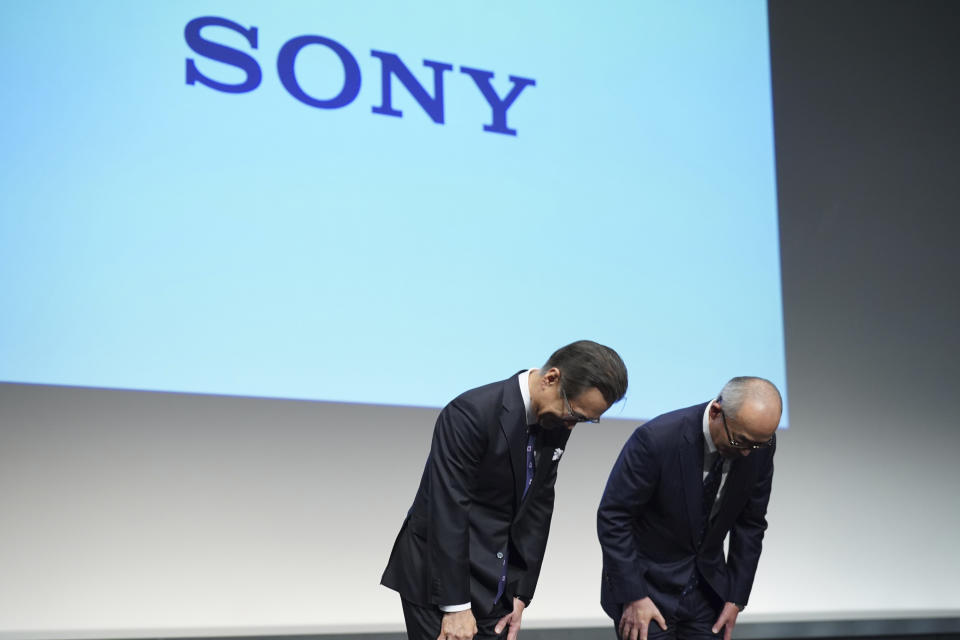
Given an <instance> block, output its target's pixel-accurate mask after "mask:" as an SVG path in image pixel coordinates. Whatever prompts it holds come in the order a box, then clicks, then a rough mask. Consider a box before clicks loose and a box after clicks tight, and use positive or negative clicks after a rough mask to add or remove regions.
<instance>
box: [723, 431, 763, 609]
mask: <svg viewBox="0 0 960 640" xmlns="http://www.w3.org/2000/svg"><path fill="white" fill-rule="evenodd" d="M774 452H775V450H774V451H771V452H770V457H769V459H768V460H766V461H765V464H764V467H763V469H762V470H761V471H760V474H761V475H760V478H759V479H758V481H757V483H756V484H755V485H754V487H753V491H751V493H750V497H749V498H748V499H747V504H746V505H745V506H744V508H743V510H742V511H741V512H740V515H739V516H737V520H736V521H735V522H734V525H733V528H732V529H730V548H729V553H728V555H727V575H728V576H729V584H730V590H729V593H728V594H727V601H728V602H734V603H736V604H738V605H740V606H746V604H747V600H748V599H749V598H750V590H751V589H752V588H753V578H754V575H756V572H757V564H758V563H759V562H760V551H761V548H762V546H763V534H764V531H766V529H767V518H766V516H767V504H768V503H769V502H770V488H771V486H772V484H773V454H774Z"/></svg>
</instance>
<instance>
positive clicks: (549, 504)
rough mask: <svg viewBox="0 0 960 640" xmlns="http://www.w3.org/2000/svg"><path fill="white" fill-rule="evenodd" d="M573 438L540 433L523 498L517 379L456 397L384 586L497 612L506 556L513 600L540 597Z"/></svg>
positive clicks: (418, 599)
mask: <svg viewBox="0 0 960 640" xmlns="http://www.w3.org/2000/svg"><path fill="white" fill-rule="evenodd" d="M569 435H570V432H569V431H568V430H566V429H552V430H547V429H541V430H540V435H539V436H538V438H537V450H538V456H537V457H538V459H537V464H536V474H535V476H534V480H533V484H532V485H531V486H530V489H529V491H528V493H527V495H526V498H522V496H523V487H524V483H525V482H526V446H527V436H528V433H527V424H526V411H525V409H524V406H523V398H522V396H521V395H520V386H519V383H518V381H517V377H516V375H514V376H511V377H510V378H508V379H507V380H504V381H502V382H495V383H492V384H488V385H486V386H483V387H479V388H477V389H473V390H471V391H467V392H466V393H463V394H462V395H460V396H459V397H457V398H456V399H454V400H453V401H452V402H451V403H450V404H448V405H447V406H446V407H444V408H443V410H442V411H441V412H440V416H439V417H438V418H437V423H436V426H435V427H434V433H433V442H432V445H431V447H430V455H429V456H428V458H427V464H426V466H425V468H424V470H423V477H422V478H421V480H420V487H419V489H418V490H417V495H416V497H415V498H414V501H413V506H412V507H410V511H409V512H408V514H407V518H406V520H404V522H403V525H402V526H401V528H400V533H399V535H398V536H397V539H396V542H395V543H394V545H393V551H392V553H391V554H390V560H389V561H388V563H387V568H386V570H385V571H384V573H383V578H382V579H381V584H383V585H384V586H387V587H389V588H391V589H394V590H395V591H398V592H399V593H400V595H401V596H403V598H405V599H406V600H409V601H411V602H413V603H416V604H419V605H421V606H431V605H438V606H439V605H454V604H460V603H465V602H471V603H472V606H473V609H474V611H475V612H477V613H479V614H481V615H483V614H488V613H489V612H490V611H491V610H492V609H493V605H494V599H495V597H496V594H497V585H498V582H499V580H500V575H501V570H502V563H503V558H504V557H505V556H506V557H507V558H509V564H508V573H507V584H506V589H505V591H504V597H505V598H509V597H512V596H514V595H516V596H519V597H522V598H524V599H527V600H529V599H531V598H532V597H533V594H534V590H535V588H536V584H537V578H538V577H539V575H540V566H541V563H542V562H543V553H544V550H545V548H546V544H547V534H548V533H549V531H550V520H551V517H552V516H553V496H554V484H555V482H556V479H557V464H558V462H559V455H557V450H559V451H560V453H561V454H562V451H563V449H564V448H566V442H567V438H568V437H569Z"/></svg>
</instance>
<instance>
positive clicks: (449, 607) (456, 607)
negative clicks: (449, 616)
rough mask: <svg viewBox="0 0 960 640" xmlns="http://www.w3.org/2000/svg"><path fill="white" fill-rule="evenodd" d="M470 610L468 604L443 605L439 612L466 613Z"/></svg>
mask: <svg viewBox="0 0 960 640" xmlns="http://www.w3.org/2000/svg"><path fill="white" fill-rule="evenodd" d="M469 608H470V603H469V602H465V603H464V604H444V605H440V611H443V612H444V613H456V612H457V611H466V610H467V609H469Z"/></svg>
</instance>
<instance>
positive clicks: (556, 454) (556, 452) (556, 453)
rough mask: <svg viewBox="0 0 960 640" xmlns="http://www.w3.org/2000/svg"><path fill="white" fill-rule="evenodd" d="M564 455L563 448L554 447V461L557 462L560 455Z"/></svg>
mask: <svg viewBox="0 0 960 640" xmlns="http://www.w3.org/2000/svg"><path fill="white" fill-rule="evenodd" d="M562 455H563V449H554V450H553V461H554V462H556V461H557V460H559V459H560V456H562Z"/></svg>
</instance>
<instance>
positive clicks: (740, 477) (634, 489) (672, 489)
mask: <svg viewBox="0 0 960 640" xmlns="http://www.w3.org/2000/svg"><path fill="white" fill-rule="evenodd" d="M707 404H708V403H704V404H699V405H696V406H693V407H688V408H686V409H680V410H678V411H673V412H671V413H667V414H664V415H662V416H659V417H657V418H654V419H653V420H651V421H650V422H647V423H646V424H644V425H643V426H641V427H639V428H638V429H637V430H636V431H634V433H633V435H632V436H631V437H630V439H629V440H628V441H627V443H626V444H625V445H624V447H623V450H622V451H621V452H620V457H619V458H618V459H617V462H616V464H615V465H614V467H613V470H612V471H611V473H610V478H609V480H608V481H607V487H606V489H605V490H604V493H603V499H602V500H601V502H600V508H599V510H598V512H597V532H598V534H599V537H600V546H601V547H602V549H603V576H602V582H601V589H600V602H601V605H602V606H603V609H604V611H606V612H607V614H608V615H609V616H610V617H611V618H613V619H614V620H618V619H619V618H620V615H621V613H622V608H623V605H624V604H625V603H628V602H632V601H633V600H638V599H640V598H643V597H646V596H649V597H650V598H651V599H652V600H653V601H654V603H655V604H656V605H657V607H658V608H659V609H660V611H661V613H663V614H664V615H665V616H668V617H669V616H672V615H674V614H675V613H676V610H677V604H678V601H679V597H680V592H681V590H682V589H683V587H684V586H685V585H686V584H687V581H688V580H689V579H690V576H691V575H692V572H693V571H694V568H695V567H696V568H698V569H699V570H700V574H701V575H702V576H703V577H704V579H705V580H706V581H707V583H708V584H709V585H710V587H711V588H712V589H713V591H714V592H715V593H716V594H717V595H718V596H719V597H720V598H722V599H723V600H724V601H725V602H734V603H736V604H739V605H746V604H747V599H748V598H749V596H750V589H751V587H752V586H753V577H754V574H755V573H756V570H757V563H758V562H759V560H760V549H761V544H762V540H763V533H764V531H765V530H766V528H767V521H766V512H767V503H768V502H769V500H770V486H771V482H772V480H773V454H774V452H775V447H771V448H769V449H758V450H756V451H753V452H751V454H750V455H749V456H747V457H741V458H737V459H735V460H734V461H733V462H732V464H731V467H730V472H729V475H728V476H727V481H726V488H725V489H724V495H723V496H722V502H721V504H720V506H719V510H718V511H717V515H716V516H715V518H714V519H713V522H712V523H711V524H710V526H709V528H708V529H707V532H706V535H705V537H704V540H703V543H702V544H698V540H697V534H698V532H699V531H700V527H701V524H702V520H703V515H702V506H701V505H702V501H703V412H704V410H706V408H707ZM728 533H729V534H730V547H729V557H727V558H726V559H725V558H724V555H723V541H724V538H725V537H726V536H727V534H728Z"/></svg>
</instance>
